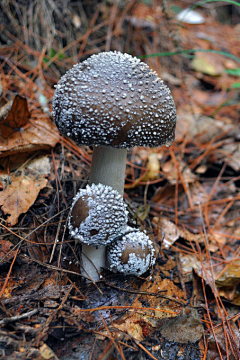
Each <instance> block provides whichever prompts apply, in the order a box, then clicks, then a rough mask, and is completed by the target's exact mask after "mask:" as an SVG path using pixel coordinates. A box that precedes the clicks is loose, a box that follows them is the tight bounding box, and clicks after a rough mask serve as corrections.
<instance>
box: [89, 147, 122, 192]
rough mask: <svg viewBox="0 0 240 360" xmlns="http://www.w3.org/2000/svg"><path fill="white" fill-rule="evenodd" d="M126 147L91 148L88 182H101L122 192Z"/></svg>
mask: <svg viewBox="0 0 240 360" xmlns="http://www.w3.org/2000/svg"><path fill="white" fill-rule="evenodd" d="M126 157H127V149H115V148H110V147H106V146H97V147H94V149H93V156H92V165H91V173H90V184H96V185H97V184H99V183H100V184H103V185H108V186H111V187H112V188H113V189H114V190H117V191H118V192H119V194H121V196H123V192H124V182H125V169H126Z"/></svg>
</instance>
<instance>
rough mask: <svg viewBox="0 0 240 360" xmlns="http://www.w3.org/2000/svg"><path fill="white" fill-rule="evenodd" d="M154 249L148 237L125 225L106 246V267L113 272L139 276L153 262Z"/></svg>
mask: <svg viewBox="0 0 240 360" xmlns="http://www.w3.org/2000/svg"><path fill="white" fill-rule="evenodd" d="M154 253H155V249H154V247H153V243H152V241H151V240H150V238H149V237H148V236H147V235H146V234H145V233H143V232H141V231H140V230H138V229H133V228H131V227H130V226H127V227H126V229H125V232H124V234H122V235H120V236H118V237H117V238H116V239H115V240H114V241H113V242H112V243H111V244H110V245H109V246H108V247H107V259H108V267H109V269H110V270H111V271H113V272H120V273H123V274H125V275H138V276H141V275H142V274H143V273H145V272H146V271H147V270H148V269H149V268H150V266H152V265H154V263H155V260H156V259H155V256H154Z"/></svg>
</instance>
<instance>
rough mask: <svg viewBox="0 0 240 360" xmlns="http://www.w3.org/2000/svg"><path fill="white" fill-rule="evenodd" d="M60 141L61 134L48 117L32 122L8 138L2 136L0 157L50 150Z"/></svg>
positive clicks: (0, 139)
mask: <svg viewBox="0 0 240 360" xmlns="http://www.w3.org/2000/svg"><path fill="white" fill-rule="evenodd" d="M58 141H59V132H58V130H57V128H56V126H55V125H54V123H53V122H52V121H51V120H50V119H49V118H48V117H42V118H41V117H39V118H38V119H37V120H35V121H32V120H30V121H29V123H28V124H27V126H26V127H25V128H22V129H21V131H15V132H13V133H12V134H10V135H9V136H8V137H7V138H4V137H3V136H1V135H0V144H1V145H0V157H4V156H8V155H13V154H16V153H17V154H19V153H20V152H21V153H22V152H33V151H37V150H42V149H44V150H45V149H50V148H51V147H54V146H55V145H56V144H57V142H58Z"/></svg>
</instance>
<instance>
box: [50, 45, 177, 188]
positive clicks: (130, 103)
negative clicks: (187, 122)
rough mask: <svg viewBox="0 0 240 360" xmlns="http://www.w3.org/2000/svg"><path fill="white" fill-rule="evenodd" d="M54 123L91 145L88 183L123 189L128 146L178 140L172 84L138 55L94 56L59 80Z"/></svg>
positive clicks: (153, 144) (73, 137) (151, 145)
mask: <svg viewBox="0 0 240 360" xmlns="http://www.w3.org/2000/svg"><path fill="white" fill-rule="evenodd" d="M53 115H54V119H55V123H56V125H57V127H58V128H59V130H60V131H61V132H62V134H64V135H66V136H68V137H70V138H71V139H73V140H74V141H75V142H76V143H77V144H79V145H93V146H94V150H93V157H92V164H91V173H90V183H95V184H98V183H101V184H104V185H109V186H111V187H112V188H113V189H115V190H117V191H118V192H119V193H120V194H121V195H122V194H123V190H124V179H125V167H126V154H127V149H128V148H132V147H134V146H148V147H156V146H160V145H164V144H169V143H171V142H172V141H173V140H174V136H175V126H176V108H175V105H174V101H173V98H172V96H171V93H170V90H169V88H168V87H167V86H166V85H164V84H163V81H162V80H161V79H160V78H159V77H158V75H157V74H156V72H154V71H152V70H151V69H150V68H149V66H148V65H147V64H145V63H143V62H141V61H140V60H139V59H137V58H136V57H132V56H131V55H128V54H122V53H120V52H111V51H110V52H105V53H100V54H98V55H92V56H91V57H89V58H88V59H87V60H85V61H83V62H82V63H79V64H76V65H74V67H73V68H72V69H70V70H69V71H68V72H67V73H66V74H65V75H64V76H63V77H62V78H61V79H60V80H59V82H58V84H57V85H56V90H55V94H54V98H53Z"/></svg>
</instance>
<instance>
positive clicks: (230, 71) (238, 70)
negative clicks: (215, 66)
mask: <svg viewBox="0 0 240 360" xmlns="http://www.w3.org/2000/svg"><path fill="white" fill-rule="evenodd" d="M225 72H226V73H227V74H229V75H233V76H240V68H235V69H225Z"/></svg>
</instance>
